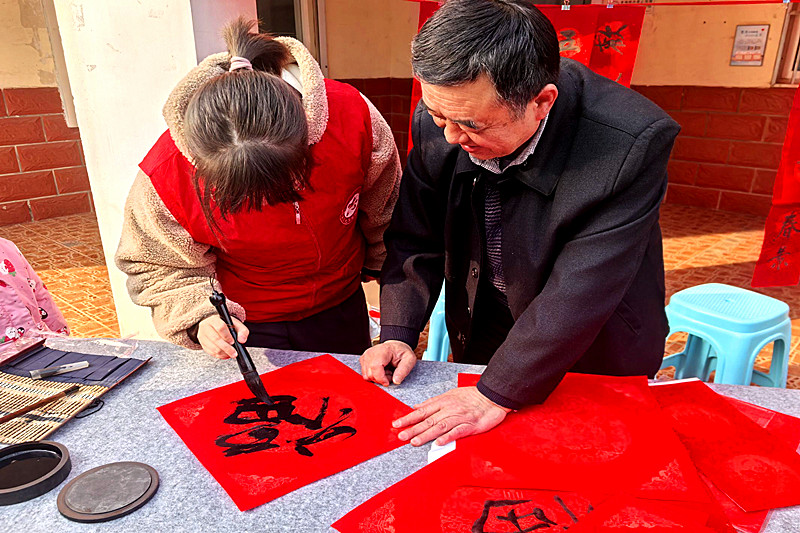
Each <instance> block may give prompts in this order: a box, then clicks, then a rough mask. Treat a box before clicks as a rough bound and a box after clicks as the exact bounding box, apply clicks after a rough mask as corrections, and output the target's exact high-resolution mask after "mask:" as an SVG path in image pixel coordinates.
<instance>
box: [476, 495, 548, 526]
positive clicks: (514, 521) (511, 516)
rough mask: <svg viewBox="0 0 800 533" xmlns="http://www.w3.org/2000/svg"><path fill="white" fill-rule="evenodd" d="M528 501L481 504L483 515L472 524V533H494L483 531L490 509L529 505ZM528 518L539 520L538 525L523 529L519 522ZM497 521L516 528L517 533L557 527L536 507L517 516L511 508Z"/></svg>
mask: <svg viewBox="0 0 800 533" xmlns="http://www.w3.org/2000/svg"><path fill="white" fill-rule="evenodd" d="M530 501H531V500H487V501H486V502H484V504H483V513H482V514H481V516H480V518H478V519H477V520H476V521H475V523H474V524H472V533H496V532H493V531H488V530H486V529H485V527H486V523H487V522H488V521H489V512H490V511H491V509H492V508H495V507H505V506H507V505H511V506H515V505H521V504H523V503H529V502H530ZM530 516H533V517H534V518H535V519H537V520H539V523H537V524H533V525H531V526H530V527H525V528H524V529H523V525H522V524H521V523H520V521H521V520H522V519H523V518H528V517H530ZM497 520H501V521H503V522H508V523H510V524H511V525H512V526H514V527H515V528H517V529H516V531H517V532H518V533H529V532H530V531H536V530H537V529H543V528H550V527H552V526H557V525H558V523H557V522H553V521H552V520H550V519H549V518H547V515H545V514H544V511H543V510H542V509H540V508H538V507H535V508H534V509H533V511H531V512H530V513H528V514H523V515H517V510H516V509H515V508H514V507H512V508H511V510H510V511H508V514H506V515H498V516H497Z"/></svg>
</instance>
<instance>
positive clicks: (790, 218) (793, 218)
mask: <svg viewBox="0 0 800 533" xmlns="http://www.w3.org/2000/svg"><path fill="white" fill-rule="evenodd" d="M798 214H800V213H798V212H797V211H792V212H791V213H789V214H788V215H786V218H784V219H783V224H781V229H779V230H778V232H777V233H775V234H774V235H773V236H772V238H771V239H770V242H771V243H776V242H778V241H781V240H784V241H785V240H787V239H789V238H790V237H791V236H792V232H797V233H800V220H798V219H797V217H798Z"/></svg>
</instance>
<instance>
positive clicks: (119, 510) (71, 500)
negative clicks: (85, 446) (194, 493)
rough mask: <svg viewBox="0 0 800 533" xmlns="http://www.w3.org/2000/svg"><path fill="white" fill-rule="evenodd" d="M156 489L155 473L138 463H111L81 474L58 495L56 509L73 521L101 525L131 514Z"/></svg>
mask: <svg viewBox="0 0 800 533" xmlns="http://www.w3.org/2000/svg"><path fill="white" fill-rule="evenodd" d="M156 490H158V473H157V472H156V471H155V470H154V469H153V468H152V467H150V466H148V465H145V464H142V463H133V462H121V463H111V464H107V465H103V466H99V467H97V468H93V469H92V470H89V471H88V472H85V473H83V474H81V475H80V476H78V477H76V478H75V479H73V480H72V481H70V482H69V483H68V484H67V485H66V486H65V487H64V488H63V489H62V490H61V493H59V495H58V510H59V512H61V514H62V515H64V516H65V517H67V518H69V519H70V520H74V521H76V522H105V521H107V520H113V519H115V518H119V517H121V516H125V515H126V514H128V513H131V512H133V511H135V510H136V509H138V508H139V507H141V506H142V505H144V504H145V503H147V502H148V501H149V500H150V498H152V497H153V494H155V492H156Z"/></svg>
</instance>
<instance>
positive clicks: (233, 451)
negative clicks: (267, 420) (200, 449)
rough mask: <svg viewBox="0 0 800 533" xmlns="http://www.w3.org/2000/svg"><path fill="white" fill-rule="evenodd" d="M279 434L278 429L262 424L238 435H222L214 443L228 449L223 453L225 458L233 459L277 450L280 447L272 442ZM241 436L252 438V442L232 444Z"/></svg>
mask: <svg viewBox="0 0 800 533" xmlns="http://www.w3.org/2000/svg"><path fill="white" fill-rule="evenodd" d="M278 433H279V431H278V430H277V429H276V428H274V427H271V426H269V425H267V424H261V425H258V426H255V427H252V428H247V429H244V430H242V431H239V432H238V433H233V434H231V435H222V436H221V437H218V438H217V440H215V441H214V443H215V444H216V445H217V446H219V447H220V448H227V450H225V451H224V452H222V453H223V454H224V455H225V457H233V456H234V455H239V454H240V453H253V452H260V451H261V450H270V449H272V448H277V447H278V445H277V444H274V443H273V442H272V441H274V440H275V437H277V436H278ZM240 435H247V436H248V437H250V441H249V442H232V441H233V440H234V439H235V438H236V437H239V436H240Z"/></svg>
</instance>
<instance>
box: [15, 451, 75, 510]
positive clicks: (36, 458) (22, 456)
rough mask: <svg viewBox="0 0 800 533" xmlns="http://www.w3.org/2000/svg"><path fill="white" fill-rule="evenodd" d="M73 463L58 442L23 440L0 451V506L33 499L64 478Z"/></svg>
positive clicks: (52, 487)
mask: <svg viewBox="0 0 800 533" xmlns="http://www.w3.org/2000/svg"><path fill="white" fill-rule="evenodd" d="M71 469H72V463H71V462H70V459H69V452H68V451H67V448H66V447H65V446H64V445H62V444H59V443H57V442H51V441H40V442H23V443H22V444H15V445H13V446H9V447H8V448H4V449H2V450H0V505H12V504H15V503H20V502H24V501H28V500H32V499H33V498H36V497H38V496H41V495H42V494H45V493H46V492H49V491H51V490H53V489H54V488H56V487H57V486H58V485H60V484H61V482H62V481H64V480H65V479H67V476H68V475H69V472H70V470H71Z"/></svg>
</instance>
